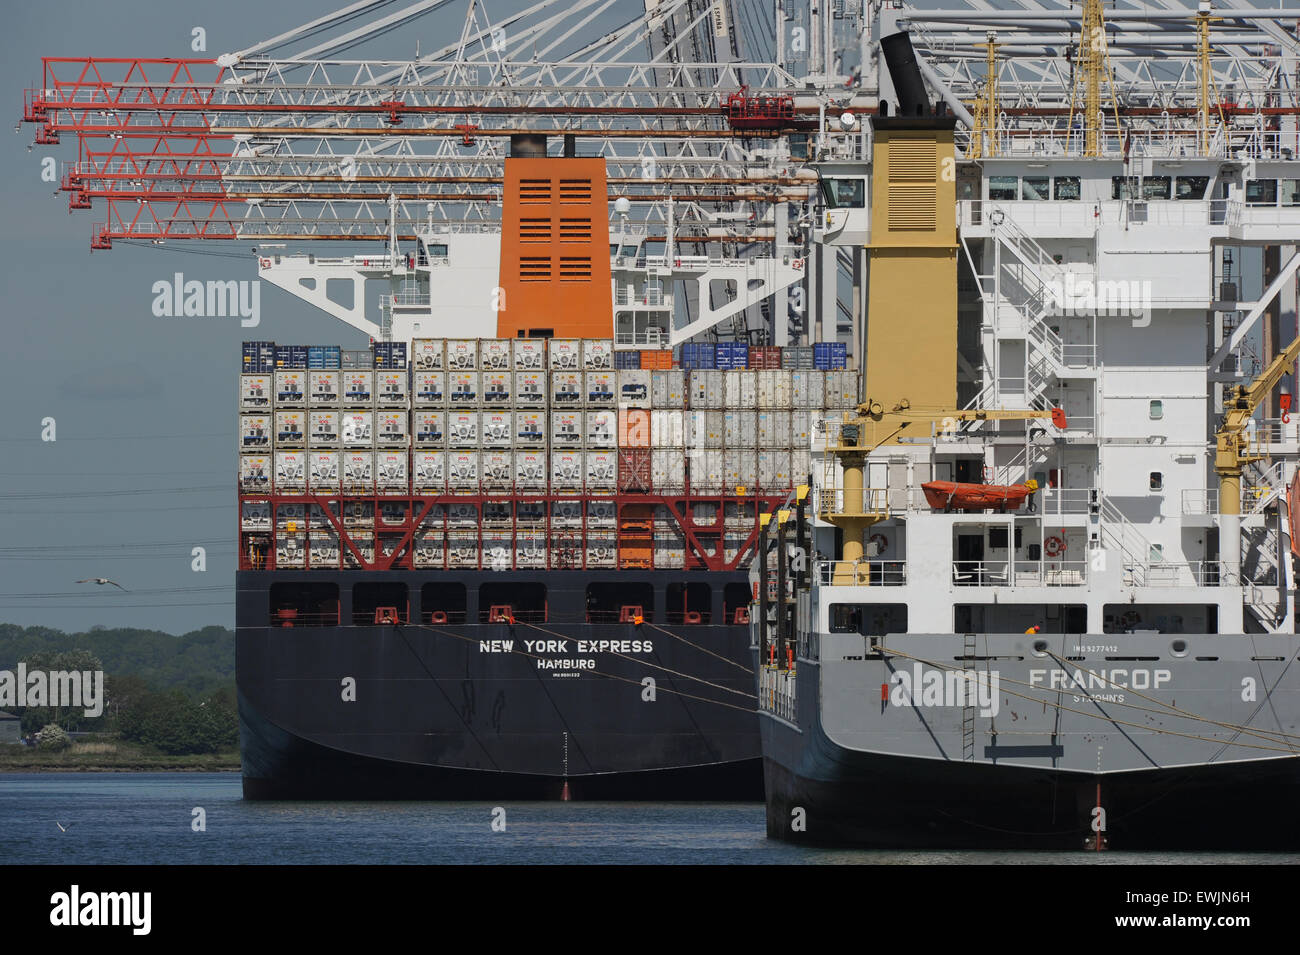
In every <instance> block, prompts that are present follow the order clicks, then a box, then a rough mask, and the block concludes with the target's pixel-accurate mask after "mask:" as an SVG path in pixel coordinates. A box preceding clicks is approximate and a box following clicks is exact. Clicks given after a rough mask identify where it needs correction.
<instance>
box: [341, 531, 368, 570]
mask: <svg viewBox="0 0 1300 955" xmlns="http://www.w3.org/2000/svg"><path fill="white" fill-rule="evenodd" d="M348 536H349V537H351V538H352V546H353V547H355V548H356V549H357V551H358V552H360V554H361V559H362V560H364V561H365V562H366V563H368V564H369V563H373V562H374V560H375V535H374V532H373V531H370V532H368V533H367V532H362V533H359V534H349V535H348ZM339 551H340V556H342V558H343V566H344V567H347V568H350V569H355V568H358V567H360V566H361V564H360V563H359V562H358V561H357V559H356V557H354V556H353V555H352V550H351V548H348V547H345V546H343V544H342V543H340V544H339Z"/></svg>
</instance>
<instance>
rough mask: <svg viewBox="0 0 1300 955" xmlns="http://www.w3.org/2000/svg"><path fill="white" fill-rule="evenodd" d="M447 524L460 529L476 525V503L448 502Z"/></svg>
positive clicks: (477, 519)
mask: <svg viewBox="0 0 1300 955" xmlns="http://www.w3.org/2000/svg"><path fill="white" fill-rule="evenodd" d="M447 525H448V526H449V527H458V528H461V529H466V528H475V527H478V525H479V517H478V505H477V504H466V503H452V504H448V505H447Z"/></svg>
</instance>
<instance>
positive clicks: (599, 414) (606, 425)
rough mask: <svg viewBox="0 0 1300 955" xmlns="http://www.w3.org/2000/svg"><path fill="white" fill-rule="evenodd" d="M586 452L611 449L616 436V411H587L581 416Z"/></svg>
mask: <svg viewBox="0 0 1300 955" xmlns="http://www.w3.org/2000/svg"><path fill="white" fill-rule="evenodd" d="M583 421H584V431H583V438H584V440H585V441H586V446H587V450H589V451H591V450H602V449H605V448H613V447H614V446H615V440H614V439H615V438H616V437H617V434H618V412H617V411H588V412H587V413H586V414H585V415H583Z"/></svg>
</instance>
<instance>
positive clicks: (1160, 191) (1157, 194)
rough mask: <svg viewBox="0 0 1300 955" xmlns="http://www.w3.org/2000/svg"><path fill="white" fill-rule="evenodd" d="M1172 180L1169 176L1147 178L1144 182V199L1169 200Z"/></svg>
mask: <svg viewBox="0 0 1300 955" xmlns="http://www.w3.org/2000/svg"><path fill="white" fill-rule="evenodd" d="M1170 188H1171V180H1170V179H1169V177H1168V176H1146V177H1144V178H1143V180H1142V198H1143V199H1168V198H1169V190H1170Z"/></svg>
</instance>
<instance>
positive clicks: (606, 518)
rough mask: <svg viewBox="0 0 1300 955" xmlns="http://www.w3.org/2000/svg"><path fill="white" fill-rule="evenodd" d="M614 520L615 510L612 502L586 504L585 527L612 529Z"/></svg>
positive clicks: (589, 502) (590, 502)
mask: <svg viewBox="0 0 1300 955" xmlns="http://www.w3.org/2000/svg"><path fill="white" fill-rule="evenodd" d="M615 520H616V508H615V506H614V502H613V501H588V502H587V527H588V528H592V527H598V528H608V529H611V530H612V529H613V527H614V524H615Z"/></svg>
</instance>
